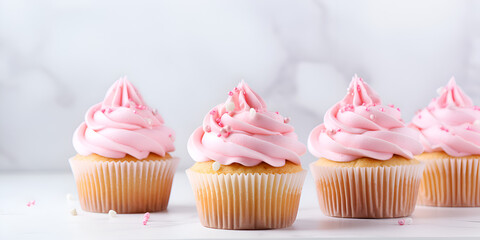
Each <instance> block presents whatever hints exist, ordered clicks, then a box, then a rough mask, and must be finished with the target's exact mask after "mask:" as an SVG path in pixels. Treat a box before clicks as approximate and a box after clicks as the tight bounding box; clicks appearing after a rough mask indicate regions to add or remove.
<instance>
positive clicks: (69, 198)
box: [65, 193, 73, 201]
mask: <svg viewBox="0 0 480 240" xmlns="http://www.w3.org/2000/svg"><path fill="white" fill-rule="evenodd" d="M65 197H66V198H67V200H68V201H73V195H72V194H70V193H68V194H67V195H66V196H65Z"/></svg>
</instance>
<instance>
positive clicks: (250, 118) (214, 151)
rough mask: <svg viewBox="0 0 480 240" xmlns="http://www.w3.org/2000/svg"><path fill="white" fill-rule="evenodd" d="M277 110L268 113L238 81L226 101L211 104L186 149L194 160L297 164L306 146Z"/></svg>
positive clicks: (246, 163) (251, 164) (276, 165)
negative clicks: (289, 162) (215, 104)
mask: <svg viewBox="0 0 480 240" xmlns="http://www.w3.org/2000/svg"><path fill="white" fill-rule="evenodd" d="M288 121H289V119H288V118H284V117H283V116H281V115H280V114H279V113H278V112H276V113H275V112H270V111H268V110H267V106H266V105H265V102H264V101H263V99H262V98H261V97H260V96H259V95H258V94H257V93H255V92H254V91H253V90H251V89H250V87H248V85H247V84H246V83H245V82H244V81H242V82H241V83H240V84H239V85H238V86H237V87H236V88H234V90H233V91H231V92H229V97H228V99H227V101H226V102H225V103H223V104H220V105H217V106H216V107H214V108H213V109H212V110H211V111H210V112H209V113H208V114H207V115H206V116H205V118H204V119H203V127H199V128H197V129H196V130H195V131H194V132H193V134H192V135H191V136H190V138H189V140H188V152H189V153H190V156H191V157H192V158H193V159H194V160H195V161H197V162H204V161H209V160H214V161H216V162H218V163H220V164H222V165H230V164H232V163H239V164H242V165H244V166H255V165H258V164H259V163H261V162H265V163H267V164H269V165H271V166H274V167H281V166H284V165H285V161H286V160H288V161H291V162H293V163H295V164H300V155H302V154H304V153H305V152H306V147H305V145H303V144H302V143H300V142H299V141H298V138H297V135H296V134H295V132H294V129H293V127H292V126H291V125H289V124H287V123H288Z"/></svg>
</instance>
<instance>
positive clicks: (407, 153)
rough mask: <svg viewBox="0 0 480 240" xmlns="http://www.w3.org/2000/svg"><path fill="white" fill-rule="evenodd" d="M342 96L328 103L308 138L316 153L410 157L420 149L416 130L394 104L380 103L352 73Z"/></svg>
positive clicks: (342, 158) (343, 157) (343, 158)
mask: <svg viewBox="0 0 480 240" xmlns="http://www.w3.org/2000/svg"><path fill="white" fill-rule="evenodd" d="M348 89H349V92H348V93H347V95H346V96H345V98H344V99H343V100H342V101H340V102H338V103H337V104H335V105H334V106H333V107H331V108H330V109H329V110H328V111H327V113H326V114H325V117H324V123H323V124H320V125H319V126H317V127H315V128H314V129H313V130H312V132H311V133H310V136H309V138H308V149H309V150H310V152H311V153H312V154H313V155H314V156H316V157H323V158H327V159H329V160H332V161H338V162H348V161H352V160H355V159H358V158H361V157H369V158H373V159H377V160H388V159H390V158H392V156H393V155H394V154H396V155H400V156H403V157H405V158H408V159H411V158H413V156H414V155H415V154H420V153H421V152H422V150H423V149H422V145H421V143H420V142H419V140H418V133H417V132H416V131H412V129H410V128H408V127H407V126H405V124H404V123H403V120H402V118H401V114H400V112H399V111H397V110H396V109H395V108H393V105H391V106H392V107H385V106H384V105H382V103H381V100H380V98H379V97H378V95H377V94H376V93H375V92H374V91H373V90H372V89H371V88H370V87H369V86H368V85H367V84H366V83H365V82H364V81H363V80H362V79H361V78H359V77H357V76H356V75H355V76H354V77H353V79H352V82H351V83H350V86H349V88H348Z"/></svg>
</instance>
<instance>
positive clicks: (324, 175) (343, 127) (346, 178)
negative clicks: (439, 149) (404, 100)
mask: <svg viewBox="0 0 480 240" xmlns="http://www.w3.org/2000/svg"><path fill="white" fill-rule="evenodd" d="M347 91H348V92H347V96H345V98H344V99H343V100H342V101H340V102H339V103H337V104H335V105H334V106H333V107H331V108H330V109H329V110H328V111H327V112H326V114H325V117H324V123H323V124H320V125H319V126H317V127H315V128H314V129H313V130H312V131H311V133H310V136H309V138H308V149H309V151H310V152H311V153H312V154H313V155H314V156H316V157H318V158H319V159H318V161H316V162H313V163H312V164H310V169H311V171H312V174H313V177H314V180H315V184H316V189H317V193H318V199H319V203H320V209H321V210H322V212H323V213H324V214H325V215H328V216H333V217H344V218H395V217H405V216H408V215H410V214H411V213H412V212H413V210H414V208H415V203H416V201H417V193H418V187H419V184H420V180H421V177H422V171H423V168H424V164H422V163H421V162H420V161H418V160H416V159H415V158H414V155H416V154H420V153H421V152H422V150H423V148H422V144H421V143H420V141H419V136H418V135H419V134H418V132H416V131H414V130H413V129H411V128H408V127H407V126H406V125H405V123H404V121H403V120H402V118H401V113H400V109H398V108H395V107H394V106H393V105H389V106H385V105H382V102H381V101H380V98H379V97H378V95H377V94H376V93H375V92H374V91H373V90H372V89H371V88H370V87H369V86H368V85H367V84H366V83H365V82H364V81H363V80H362V79H361V78H358V77H357V76H355V77H354V78H353V80H352V82H351V83H350V86H349V88H348V90H347Z"/></svg>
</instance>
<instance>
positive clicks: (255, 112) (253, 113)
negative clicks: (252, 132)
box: [250, 108, 257, 118]
mask: <svg viewBox="0 0 480 240" xmlns="http://www.w3.org/2000/svg"><path fill="white" fill-rule="evenodd" d="M255 115H257V111H255V109H253V108H250V118H255Z"/></svg>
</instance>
